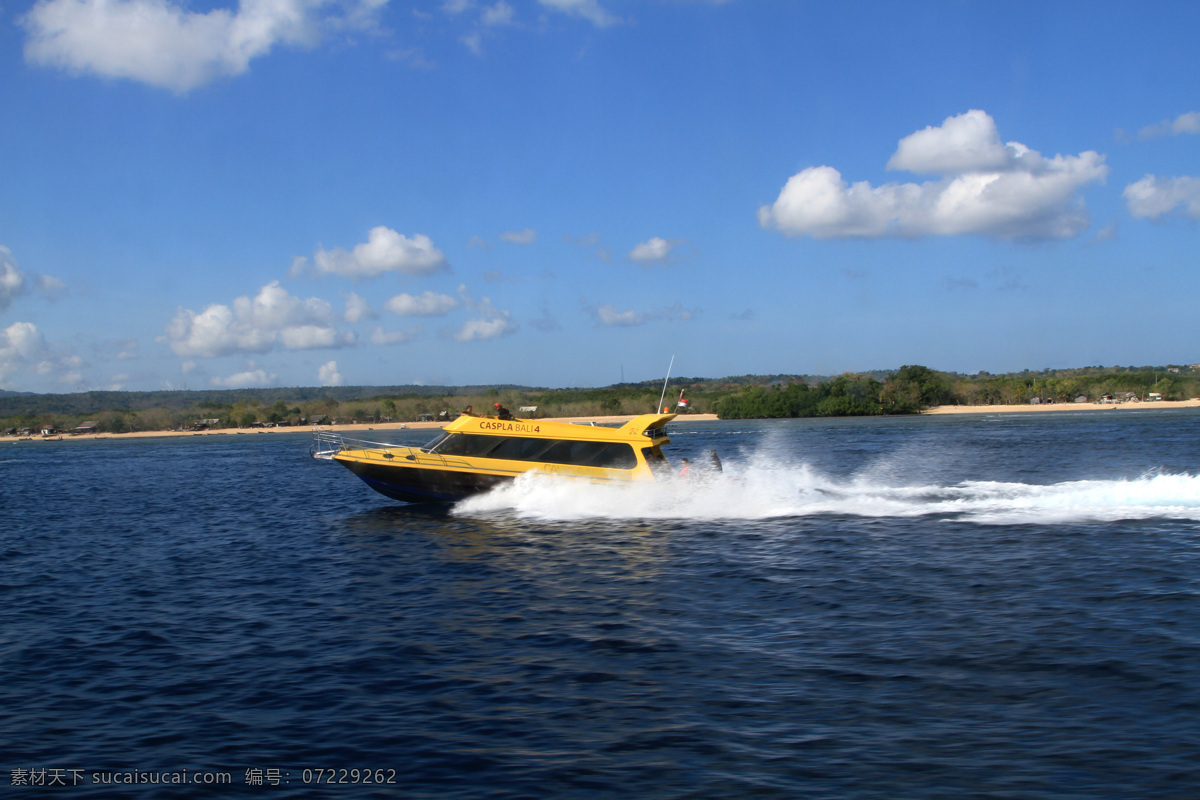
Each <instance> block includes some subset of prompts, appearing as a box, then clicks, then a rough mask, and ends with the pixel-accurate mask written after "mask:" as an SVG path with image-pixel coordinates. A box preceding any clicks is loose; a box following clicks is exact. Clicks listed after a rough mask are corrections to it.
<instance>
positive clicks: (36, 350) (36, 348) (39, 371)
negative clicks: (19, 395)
mask: <svg viewBox="0 0 1200 800" xmlns="http://www.w3.org/2000/svg"><path fill="white" fill-rule="evenodd" d="M81 366H83V359H81V358H80V357H79V356H78V355H76V354H75V353H73V352H71V350H70V349H69V348H66V347H52V346H51V345H49V344H47V342H46V338H45V337H44V336H43V335H42V332H41V331H39V330H38V327H37V326H36V325H34V324H33V323H32V322H14V323H13V324H12V325H9V326H8V327H7V328H4V329H3V330H0V385H3V384H7V383H8V381H9V379H10V378H11V377H12V376H13V375H15V374H17V373H26V374H29V375H37V376H41V377H51V378H53V379H54V380H55V381H57V382H58V383H60V384H63V385H66V386H75V385H78V384H79V383H80V382H81V381H82V380H83V376H82V374H81V373H80V371H79V368H80V367H81Z"/></svg>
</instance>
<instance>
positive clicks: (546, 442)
mask: <svg viewBox="0 0 1200 800" xmlns="http://www.w3.org/2000/svg"><path fill="white" fill-rule="evenodd" d="M550 444H551V440H550V439H525V438H521V437H518V436H514V437H513V438H511V439H504V440H503V441H501V442H500V446H499V447H497V448H496V449H495V450H493V451H492V452H490V453H488V458H506V459H508V460H509V461H541V459H540V458H539V456H540V455H541V452H542V451H543V450H545V449H546V448H547V447H549V446H550Z"/></svg>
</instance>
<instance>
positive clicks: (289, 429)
mask: <svg viewBox="0 0 1200 800" xmlns="http://www.w3.org/2000/svg"><path fill="white" fill-rule="evenodd" d="M1189 408H1200V397H1194V398H1192V399H1191V400H1148V401H1145V402H1133V403H1039V404H1036V405H1034V404H1028V403H1023V404H1020V405H1015V404H1010V405H987V406H982V405H981V406H933V407H932V408H928V409H926V410H925V411H922V412H920V414H921V415H924V416H949V415H966V414H976V415H978V414H1028V413H1047V412H1049V413H1053V412H1064V411H1113V410H1116V409H1122V410H1125V411H1163V410H1168V411H1172V410H1183V409H1189ZM635 416H637V415H636V414H621V415H617V416H611V417H602V416H592V417H543V418H540V419H543V420H545V421H546V422H576V423H593V422H594V423H599V424H612V423H621V422H628V421H629V420H631V419H633V418H634V417H635ZM814 419H815V418H814ZM716 420H717V415H716V414H680V415H679V416H678V417H676V418H675V421H676V422H715V421H716ZM445 424H446V422H445V421H444V420H443V421H436V422H375V423H372V422H362V423H357V424H353V423H352V424H348V425H325V426H322V427H323V428H324V429H325V430H328V431H332V432H334V433H342V432H351V431H353V432H355V433H363V432H366V431H372V432H374V431H378V432H392V431H402V430H422V429H429V428H440V427H442V426H443V425H445ZM311 430H312V427H311V426H303V425H294V426H286V427H281V428H250V429H246V428H220V429H218V430H211V431H134V432H133V433H89V434H80V435H75V434H71V433H63V434H55V435H54V436H51V437H49V438H48V439H44V438H43V437H41V436H0V443H3V442H22V441H39V442H40V441H54V442H57V441H63V442H73V441H80V442H82V441H94V440H96V439H111V440H114V441H123V440H127V439H150V438H170V437H177V436H261V435H263V434H267V435H272V434H281V433H307V432H309V431H311Z"/></svg>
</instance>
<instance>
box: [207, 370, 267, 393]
mask: <svg viewBox="0 0 1200 800" xmlns="http://www.w3.org/2000/svg"><path fill="white" fill-rule="evenodd" d="M278 378H279V376H278V375H276V374H275V373H273V372H267V371H266V370H264V369H256V368H254V367H253V365H252V366H251V368H250V369H247V370H244V371H242V372H237V373H234V374H233V375H230V376H229V377H228V378H220V377H212V378H209V379H208V382H209V383H210V384H211V385H213V386H221V387H223V388H225V389H249V388H252V387H255V386H271V385H272V384H274V383H275V381H276V380H277V379H278Z"/></svg>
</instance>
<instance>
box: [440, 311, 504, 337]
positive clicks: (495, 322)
mask: <svg viewBox="0 0 1200 800" xmlns="http://www.w3.org/2000/svg"><path fill="white" fill-rule="evenodd" d="M516 329H517V324H516V323H515V322H513V321H512V320H511V319H509V313H508V312H507V311H501V312H500V314H499V316H495V317H491V318H481V319H472V320H467V322H466V323H465V324H464V325H463V326H462V327H461V328H459V329H458V332H457V333H455V334H454V338H455V339H457V340H458V341H460V342H471V341H477V340H483V339H497V338H499V337H501V336H503V335H505V334H506V333H512V332H514V331H515V330H516Z"/></svg>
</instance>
